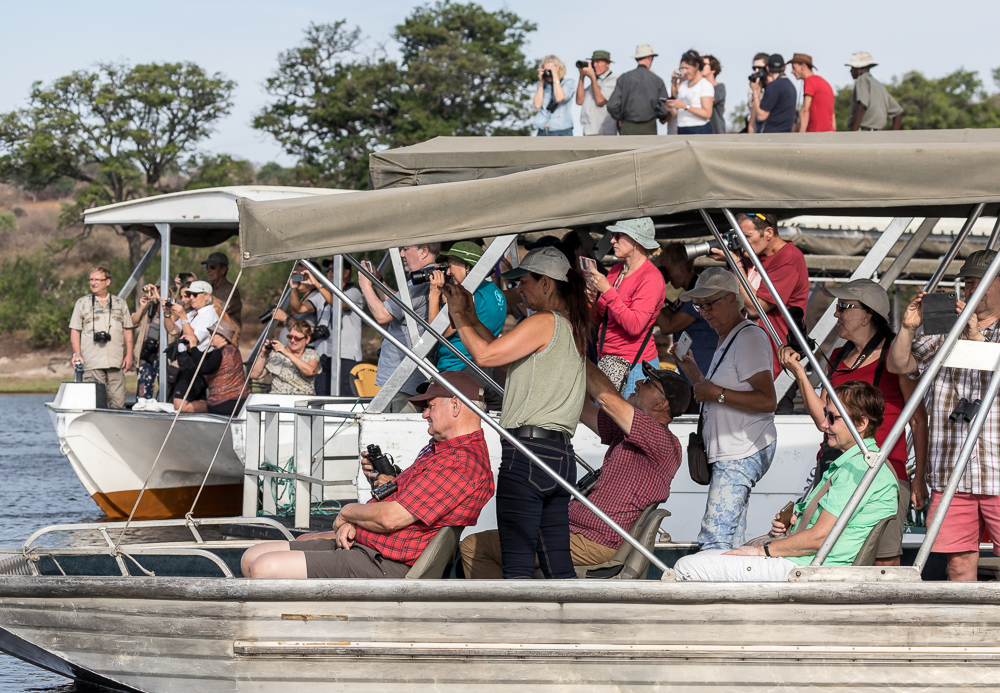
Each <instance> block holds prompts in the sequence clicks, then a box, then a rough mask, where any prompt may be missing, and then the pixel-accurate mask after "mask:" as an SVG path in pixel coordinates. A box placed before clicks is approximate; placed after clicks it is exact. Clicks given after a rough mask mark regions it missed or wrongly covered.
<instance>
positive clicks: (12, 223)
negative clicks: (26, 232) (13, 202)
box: [0, 209, 17, 232]
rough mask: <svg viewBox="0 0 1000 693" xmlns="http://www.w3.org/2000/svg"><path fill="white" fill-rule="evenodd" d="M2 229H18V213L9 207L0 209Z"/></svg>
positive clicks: (0, 228)
mask: <svg viewBox="0 0 1000 693" xmlns="http://www.w3.org/2000/svg"><path fill="white" fill-rule="evenodd" d="M0 231H9V232H14V231H17V215H16V214H14V212H12V211H10V210H9V209H0Z"/></svg>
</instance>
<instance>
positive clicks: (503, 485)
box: [497, 438, 576, 579]
mask: <svg viewBox="0 0 1000 693" xmlns="http://www.w3.org/2000/svg"><path fill="white" fill-rule="evenodd" d="M521 442H522V443H523V444H524V445H525V447H527V448H528V449H529V450H531V451H532V452H533V453H535V455H537V456H538V457H539V458H540V459H541V460H542V462H544V463H545V464H547V465H548V466H549V467H551V468H552V469H553V470H555V471H556V473H558V474H559V476H561V477H562V478H564V479H565V480H566V481H568V482H569V483H571V484H575V483H576V458H575V455H574V454H573V445H572V444H570V443H563V442H561V441H557V440H545V439H540V438H533V439H531V440H522V441H521ZM501 446H502V447H501V453H500V473H499V475H498V476H497V529H498V530H499V531H500V552H501V556H502V563H503V576H504V578H505V579H509V578H531V577H533V576H534V574H535V555H536V554H537V555H538V565H539V566H540V567H541V569H542V574H543V575H545V577H547V578H557V579H565V578H575V577H576V571H575V570H574V569H573V558H572V556H571V555H570V548H569V499H570V495H569V491H566V490H565V489H564V488H563V487H562V486H560V485H559V484H557V483H556V481H555V480H554V479H553V478H552V477H550V476H549V475H548V474H546V473H545V472H544V471H542V470H541V469H540V468H539V467H538V466H537V465H535V464H534V463H533V462H531V460H529V459H528V458H527V457H526V456H525V455H524V454H523V453H521V451H520V450H518V449H517V448H515V447H514V446H513V445H511V444H510V443H508V442H507V441H506V440H501Z"/></svg>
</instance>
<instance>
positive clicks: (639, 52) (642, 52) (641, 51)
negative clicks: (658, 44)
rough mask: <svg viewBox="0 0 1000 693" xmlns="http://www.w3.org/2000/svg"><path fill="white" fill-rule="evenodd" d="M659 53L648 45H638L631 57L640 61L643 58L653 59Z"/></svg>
mask: <svg viewBox="0 0 1000 693" xmlns="http://www.w3.org/2000/svg"><path fill="white" fill-rule="evenodd" d="M658 55H659V53H657V52H656V51H654V50H653V47H652V46H651V45H649V44H648V43H640V44H639V45H638V46H636V47H635V55H633V56H632V57H633V58H635V59H636V60H642V59H643V58H655V57H656V56H658Z"/></svg>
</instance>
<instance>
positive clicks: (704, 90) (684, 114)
mask: <svg viewBox="0 0 1000 693" xmlns="http://www.w3.org/2000/svg"><path fill="white" fill-rule="evenodd" d="M706 96H707V97H711V98H713V99H714V98H715V87H713V86H712V85H711V84H709V81H708V80H707V79H705V78H702V79H699V80H698V82H697V84H695V85H694V86H693V87H692V86H691V83H690V82H688V81H687V80H685V81H683V82H681V83H680V86H679V87H678V88H677V98H678V99H680V100H681V101H683V102H684V103H686V104H687V105H688V106H692V107H694V108H701V99H702V97H706ZM708 122H709V119H708V118H699V117H698V116H696V115H694V114H692V113H691V111H688V110H682V111H681V110H679V111H678V112H677V127H679V128H696V127H699V126H701V125H705V124H706V123H708Z"/></svg>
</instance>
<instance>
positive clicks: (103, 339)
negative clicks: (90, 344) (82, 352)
mask: <svg viewBox="0 0 1000 693" xmlns="http://www.w3.org/2000/svg"><path fill="white" fill-rule="evenodd" d="M110 341H111V335H109V334H108V333H107V332H95V333H94V344H107V343H108V342H110Z"/></svg>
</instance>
